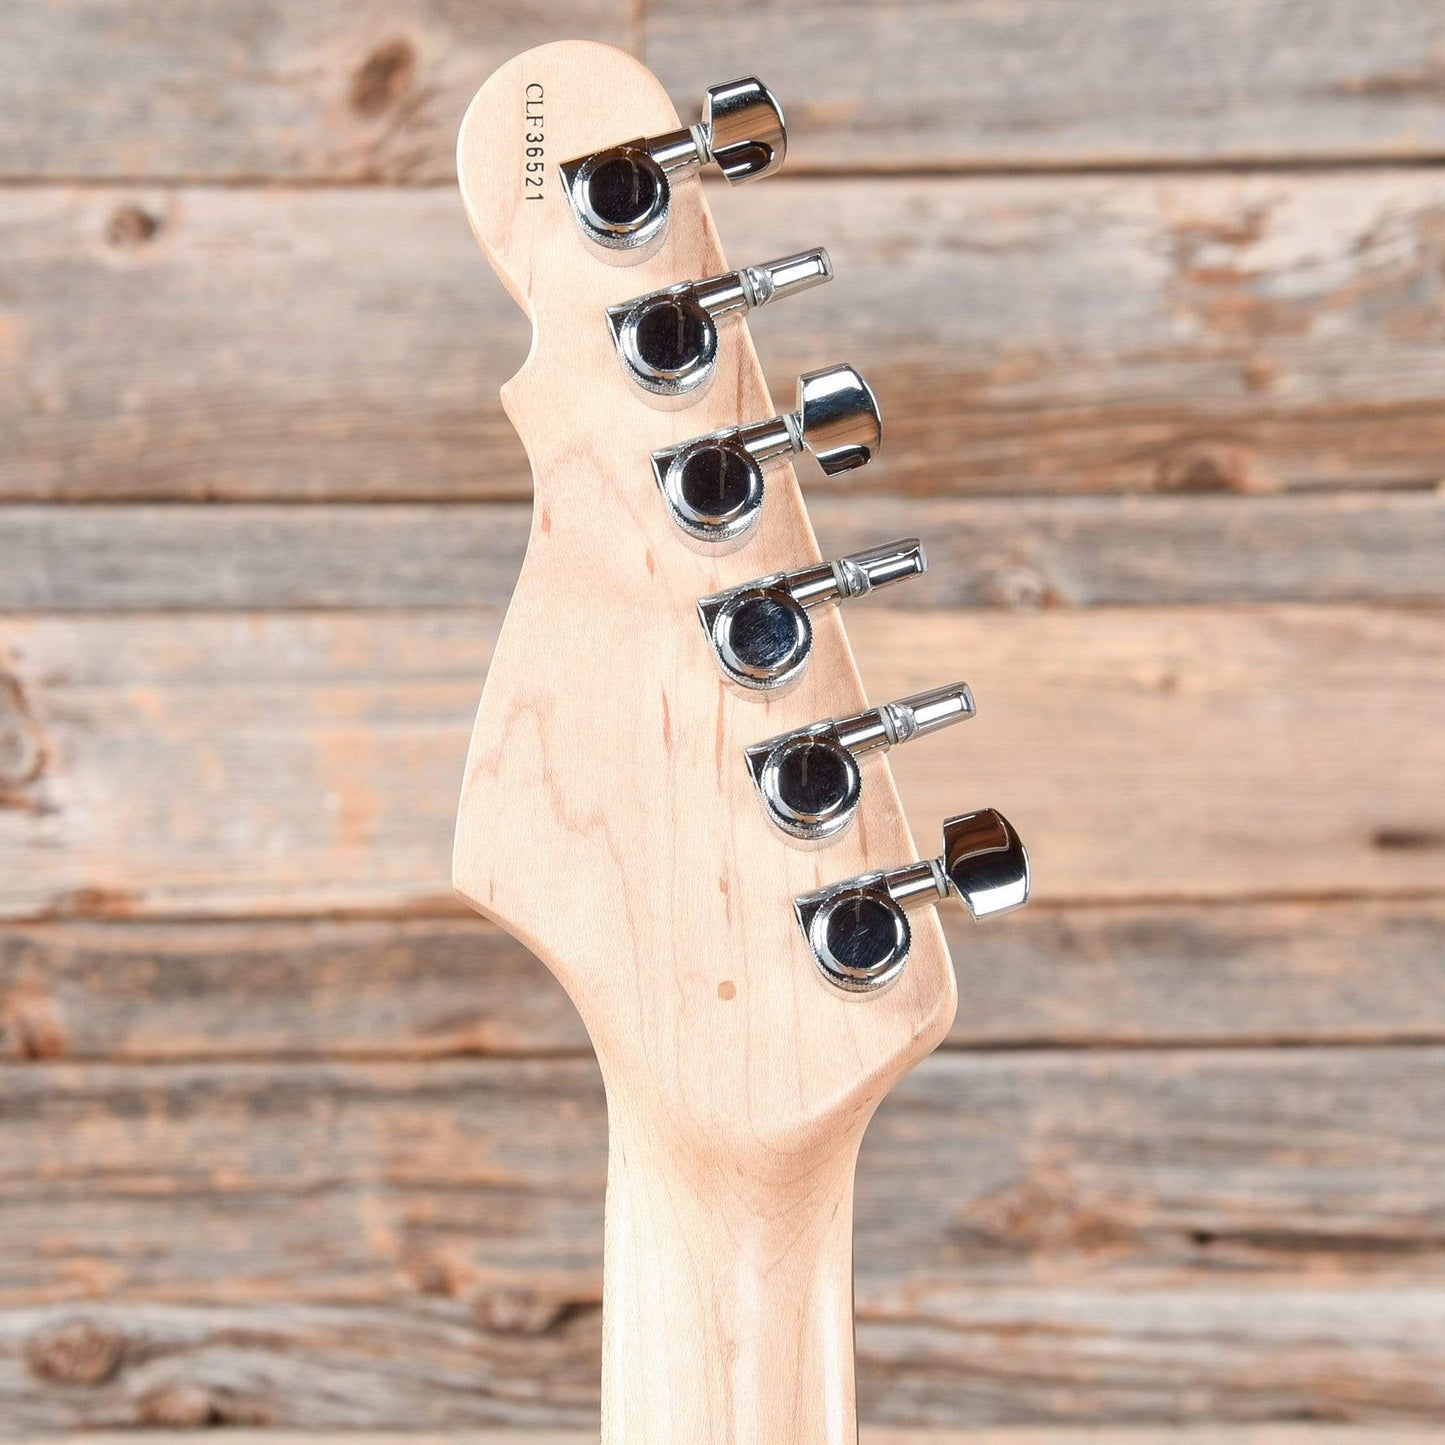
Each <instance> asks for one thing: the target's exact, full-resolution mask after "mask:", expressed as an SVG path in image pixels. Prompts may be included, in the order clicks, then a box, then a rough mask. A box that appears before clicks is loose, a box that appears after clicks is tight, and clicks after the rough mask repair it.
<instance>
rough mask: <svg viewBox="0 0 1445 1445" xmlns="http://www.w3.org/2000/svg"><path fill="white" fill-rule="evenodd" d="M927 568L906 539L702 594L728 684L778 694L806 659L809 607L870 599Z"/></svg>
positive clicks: (705, 626)
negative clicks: (870, 594) (710, 593)
mask: <svg viewBox="0 0 1445 1445" xmlns="http://www.w3.org/2000/svg"><path fill="white" fill-rule="evenodd" d="M926 566H927V562H926V561H925V559H924V556H923V547H922V544H921V543H920V542H919V540H918V538H917V537H905V538H904V539H903V540H902V541H899V542H886V543H884V544H883V545H882V546H881V547H870V548H868V549H867V550H866V551H863V552H854V553H852V554H850V555H849V556H847V557H838V558H836V559H835V560H834V561H832V562H818V563H816V564H815V565H813V566H811V567H802V568H799V569H798V571H796V572H775V573H773V574H772V575H770V576H767V577H759V578H757V579H756V580H755V581H753V582H744V583H743V584H742V585H741V586H740V587H733V588H730V589H729V590H728V591H726V592H717V593H714V594H713V595H712V596H711V597H704V598H703V599H702V600H701V601H700V602H699V603H698V604H697V615H698V620H699V621H700V622H701V623H702V630H703V634H704V636H705V637H706V638H707V640H708V643H709V645H710V646H711V647H712V650H713V655H714V657H716V658H717V662H718V666H719V667H720V668H722V671H723V676H724V677H726V678H727V679H728V681H729V682H732V683H735V684H736V685H737V686H738V687H741V688H745V689H747V690H748V691H750V692H775V691H777V690H778V689H780V688H783V687H786V686H787V685H788V684H789V683H791V682H794V681H796V680H797V678H798V677H799V676H800V675H801V674H802V671H803V669H804V668H805V667H806V666H807V664H808V658H809V657H810V656H811V654H812V650H813V624H812V622H811V621H810V620H809V618H808V611H809V609H810V608H814V607H821V606H825V605H827V604H829V603H834V602H842V601H844V600H846V599H847V598H850V597H864V596H866V595H867V594H868V593H869V592H873V591H876V590H877V589H878V588H880V587H890V586H892V585H893V584H894V583H895V582H902V581H904V580H905V579H906V578H909V577H916V576H918V575H919V573H921V572H922V571H924V569H925V568H926Z"/></svg>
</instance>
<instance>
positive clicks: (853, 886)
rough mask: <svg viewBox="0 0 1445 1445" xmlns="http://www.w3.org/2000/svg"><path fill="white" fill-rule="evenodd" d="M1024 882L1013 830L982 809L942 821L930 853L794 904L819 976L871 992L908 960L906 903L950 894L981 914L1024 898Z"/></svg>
mask: <svg viewBox="0 0 1445 1445" xmlns="http://www.w3.org/2000/svg"><path fill="white" fill-rule="evenodd" d="M1029 882H1030V880H1029V857H1028V853H1027V852H1026V851H1025V849H1024V845H1023V843H1022V842H1020V840H1019V836H1018V834H1017V833H1015V832H1014V830H1013V826H1012V825H1011V824H1010V823H1009V821H1008V819H1007V818H1005V817H1004V816H1003V814H1002V813H1000V812H998V811H997V810H995V809H993V808H984V809H982V810H981V811H979V812H977V813H964V814H962V815H960V816H958V817H955V818H949V819H948V820H947V821H946V822H945V823H944V825H943V852H942V854H940V855H939V856H938V857H937V858H930V859H928V860H926V861H925V862H922V863H907V864H904V865H903V866H902V867H901V868H894V869H892V870H890V871H888V872H886V873H865V874H863V875H861V876H860V877H857V878H848V879H845V880H844V881H843V882H841V883H834V884H832V885H830V886H829V887H827V888H820V889H819V890H818V891H817V892H815V893H804V894H802V895H801V896H800V897H798V898H795V899H794V900H793V911H794V913H795V915H796V916H797V919H798V926H799V927H800V928H801V929H802V930H803V937H804V938H805V939H806V940H807V941H808V946H809V948H810V949H812V952H813V957H814V959H815V960H816V961H817V964H818V968H819V969H820V970H821V972H822V974H823V977H824V978H826V979H827V980H828V982H829V983H831V984H833V985H834V986H835V987H837V988H841V989H844V990H846V991H847V992H849V993H872V992H876V991H877V990H878V989H881V988H886V987H887V986H888V985H889V984H890V983H892V982H893V981H894V979H896V978H897V977H898V975H899V974H900V973H902V972H903V967H904V965H905V964H906V963H907V962H908V952H909V949H910V948H911V946H912V942H913V931H912V929H911V928H910V927H909V923H908V915H907V910H908V909H910V908H917V907H920V906H923V905H926V904H936V903H938V902H939V901H940V900H942V899H944V898H946V897H948V895H949V893H954V894H956V895H957V896H958V898H959V899H960V901H961V902H962V903H963V904H964V906H965V907H966V908H967V909H968V911H969V912H970V913H971V914H972V915H973V916H974V918H976V919H978V918H986V917H988V916H990V915H992V914H995V913H1005V912H1007V911H1009V910H1010V909H1013V908H1021V907H1022V906H1023V905H1024V904H1025V903H1027V902H1028V897H1029Z"/></svg>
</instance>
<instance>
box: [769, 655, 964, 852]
mask: <svg viewBox="0 0 1445 1445" xmlns="http://www.w3.org/2000/svg"><path fill="white" fill-rule="evenodd" d="M974 712H975V708H974V702H973V694H972V693H971V692H970V691H969V688H968V684H967V683H966V682H956V683H950V684H949V685H948V686H946V687H936V688H932V689H930V690H929V691H927V692H920V693H915V694H914V695H913V696H912V697H905V698H899V699H898V700H897V701H896V702H885V703H884V704H883V706H882V707H876V708H869V709H868V710H867V711H865V712H860V713H855V714H853V715H852V716H851V717H843V718H833V719H831V720H829V721H826V722H819V723H813V724H812V725H811V726H809V727H804V728H799V729H798V730H797V731H795V732H791V733H784V734H783V735H782V736H781V737H775V738H769V739H768V740H767V741H766V742H761V743H755V744H754V745H753V746H752V747H750V748H748V749H747V751H746V754H745V756H746V758H747V765H748V772H749V773H750V774H751V775H752V779H753V782H754V784H755V785H756V786H757V789H758V793H759V794H760V795H761V797H762V800H763V807H764V809H765V810H766V812H767V815H768V817H769V819H771V821H772V822H773V823H774V824H776V826H777V827H779V828H780V829H782V831H783V832H784V833H786V834H788V836H789V837H791V838H796V839H798V840H799V841H800V842H804V843H814V844H816V843H821V842H824V841H826V840H828V839H830V838H834V837H836V836H837V835H838V834H839V833H841V832H842V831H843V830H844V829H845V828H846V827H847V826H848V824H849V823H851V822H852V821H853V819H854V817H855V816H856V815H857V812H858V804H859V802H860V801H861V799H862V796H863V773H862V770H861V768H860V767H859V765H858V759H859V758H860V757H862V756H863V755H864V754H867V753H871V752H881V751H884V750H886V749H888V748H891V747H896V746H897V745H898V744H899V743H906V742H908V741H909V740H910V739H912V738H915V737H921V736H922V735H923V734H925V733H931V732H937V731H938V730H939V729H940V728H945V727H949V726H951V725H952V724H953V723H959V722H965V721H967V719H969V718H971V717H973V715H974Z"/></svg>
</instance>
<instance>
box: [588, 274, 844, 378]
mask: <svg viewBox="0 0 1445 1445" xmlns="http://www.w3.org/2000/svg"><path fill="white" fill-rule="evenodd" d="M832 279H833V263H832V262H831V261H830V260H829V259H828V253H827V252H826V251H825V250H824V249H823V248H822V247H821V246H819V247H817V248H815V249H814V250H812V251H800V252H798V254H797V255H795V256H783V257H781V258H780V259H779V260H776V261H769V262H767V263H766V264H764V265H761V266H744V267H743V268H742V269H741V270H740V271H726V272H724V273H723V274H722V275H721V276H709V277H707V278H705V279H704V280H701V281H683V282H681V283H680V284H678V285H676V286H669V287H668V288H667V289H666V290H664V291H652V292H649V293H648V294H647V295H646V296H637V297H634V298H633V299H632V300H631V301H624V302H622V303H621V304H620V305H618V306H609V307H608V308H607V324H608V326H609V327H611V329H612V339H613V341H614V342H615V343H616V345H617V354H618V355H619V356H620V357H621V358H622V364H623V366H624V367H625V368H626V370H627V373H628V375H629V376H631V377H632V379H633V380H634V381H635V382H636V383H637V384H638V385H639V386H640V387H642V389H643V390H644V391H646V392H649V393H650V394H651V395H652V396H655V397H658V398H660V404H661V405H664V406H668V405H673V406H680V405H683V404H684V403H685V401H686V400H687V399H688V398H690V397H694V396H701V395H702V393H703V392H704V391H705V390H706V389H707V386H708V383H710V382H711V381H712V378H713V374H714V372H715V371H716V369H717V354H718V323H719V322H721V321H725V320H727V318H729V317H731V316H741V315H743V313H744V312H747V311H751V310H753V309H754V308H755V307H758V306H766V305H767V304H768V302H770V301H775V300H777V299H778V297H780V296H789V295H792V294H793V293H794V292H797V291H807V290H809V289H810V288H811V287H814V286H821V285H822V284H823V282H825V281H831V280H832Z"/></svg>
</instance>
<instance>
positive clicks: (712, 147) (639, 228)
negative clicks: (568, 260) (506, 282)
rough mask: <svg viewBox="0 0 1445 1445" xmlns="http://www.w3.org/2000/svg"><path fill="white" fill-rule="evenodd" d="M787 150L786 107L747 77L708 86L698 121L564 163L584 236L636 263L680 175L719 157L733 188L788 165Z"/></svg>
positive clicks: (659, 227) (660, 224)
mask: <svg viewBox="0 0 1445 1445" xmlns="http://www.w3.org/2000/svg"><path fill="white" fill-rule="evenodd" d="M787 150H788V131H787V125H786V123H785V122H784V120H783V111H782V107H781V106H779V104H778V102H777V101H776V100H775V99H774V98H773V94H772V92H771V91H770V90H769V89H768V88H767V86H765V85H764V84H763V83H762V81H760V80H758V79H757V78H756V77H754V76H747V77H745V78H744V79H742V80H730V81H728V82H727V84H726V85H714V86H710V87H709V88H708V92H707V94H706V96H705V97H704V98H703V106H702V119H701V120H700V121H699V122H698V123H697V124H696V125H694V126H688V127H686V128H685V129H681V130H674V131H668V132H667V133H666V134H665V135H659V136H651V137H646V136H645V137H642V138H640V139H638V140H630V141H624V142H623V143H622V144H621V145H615V146H609V147H608V148H607V149H606V150H600V151H595V152H594V153H593V154H592V155H589V156H579V157H578V158H577V159H576V160H571V161H564V162H563V164H562V167H561V171H562V186H563V189H564V190H565V191H566V193H567V199H568V200H569V201H570V202H571V203H572V210H573V212H574V214H575V215H576V217H577V220H578V222H579V223H580V224H581V227H582V230H583V232H584V233H585V234H586V236H587V237H588V238H589V239H590V240H592V241H594V242H596V244H597V245H599V246H602V247H604V248H605V249H606V250H607V251H609V252H611V253H612V257H611V259H614V260H617V261H620V262H623V263H627V264H630V263H631V262H633V261H640V260H641V259H642V258H643V257H644V256H646V255H647V254H648V252H649V250H650V249H651V243H653V242H655V241H658V240H660V238H661V237H662V235H663V233H664V231H665V230H666V229H667V220H668V213H669V211H670V209H671V205H672V181H673V179H674V178H675V177H676V176H678V175H679V174H681V173H682V172H685V171H689V170H693V169H695V168H697V167H699V166H702V165H705V164H707V163H708V162H709V161H714V162H716V163H717V165H718V167H719V169H721V171H722V173H723V175H724V176H726V177H727V179H728V180H729V181H731V182H732V183H733V184H734V185H737V184H738V183H740V182H742V181H755V180H760V179H761V178H762V177H763V176H770V175H772V174H773V172H774V171H776V170H777V169H778V168H779V167H780V166H781V165H782V164H783V158H784V157H785V156H786V154H787Z"/></svg>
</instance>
